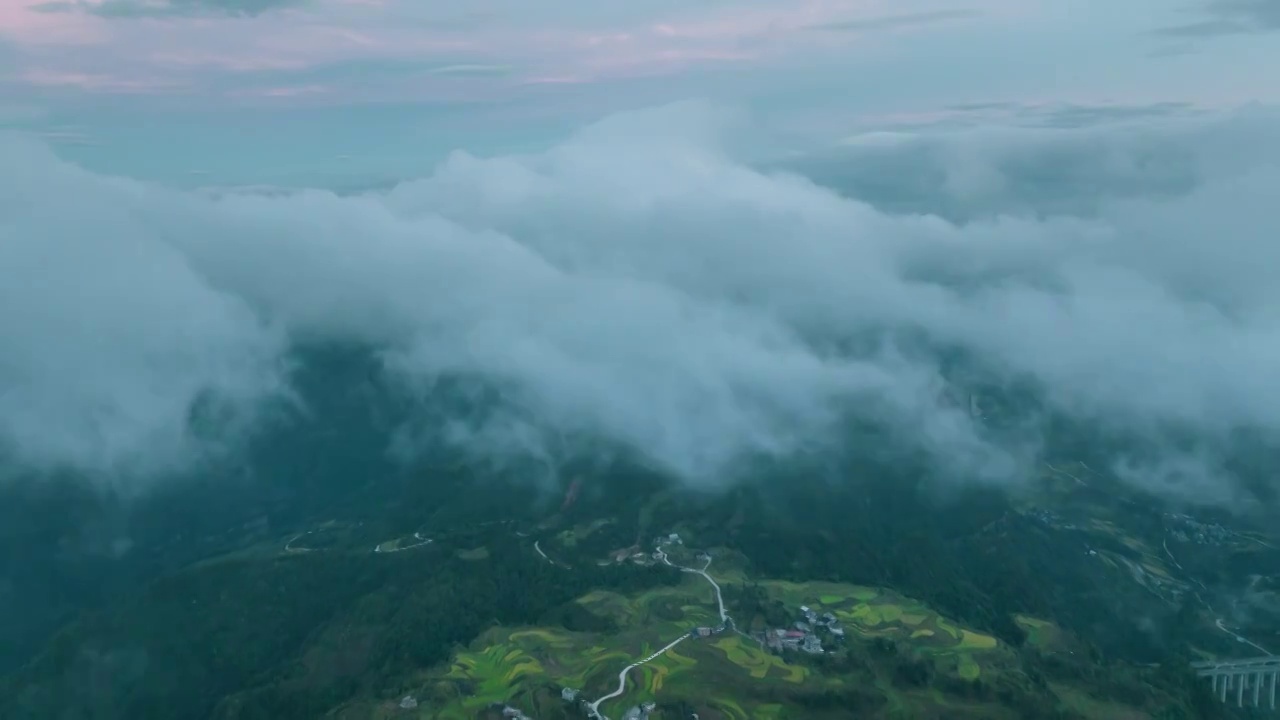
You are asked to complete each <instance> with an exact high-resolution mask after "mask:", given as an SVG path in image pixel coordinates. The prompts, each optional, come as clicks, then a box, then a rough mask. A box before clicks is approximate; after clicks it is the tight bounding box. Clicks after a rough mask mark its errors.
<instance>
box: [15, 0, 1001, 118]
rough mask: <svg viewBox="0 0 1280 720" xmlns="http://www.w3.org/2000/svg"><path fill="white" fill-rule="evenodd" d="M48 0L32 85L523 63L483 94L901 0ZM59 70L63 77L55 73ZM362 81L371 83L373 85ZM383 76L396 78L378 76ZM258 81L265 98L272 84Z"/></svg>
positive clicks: (174, 83)
mask: <svg viewBox="0 0 1280 720" xmlns="http://www.w3.org/2000/svg"><path fill="white" fill-rule="evenodd" d="M40 1H42V0H0V36H3V37H5V38H6V39H8V40H10V41H11V42H13V43H15V44H16V45H17V46H18V47H19V56H20V57H19V61H20V64H21V65H22V67H23V69H24V70H25V72H24V73H20V74H21V76H22V77H24V78H26V80H25V81H26V82H28V83H30V84H32V85H52V84H60V85H61V86H64V87H82V88H84V89H90V88H93V89H94V90H95V91H97V92H108V91H110V88H113V87H114V88H119V89H120V91H122V92H123V91H126V90H128V89H129V88H132V87H134V86H137V87H147V88H153V89H157V90H158V89H161V88H164V87H170V88H177V87H192V86H195V87H206V86H212V85H215V84H217V83H216V82H214V81H216V80H217V79H219V78H222V77H226V78H227V79H228V81H229V82H231V83H235V82H242V80H241V79H240V78H239V77H238V76H248V75H253V74H260V73H274V74H275V77H274V81H273V80H269V79H267V80H264V81H263V82H264V83H267V84H268V85H269V86H271V87H280V88H293V87H304V86H308V85H309V83H310V79H309V80H308V81H306V82H301V81H300V82H298V83H296V84H295V83H289V82H288V81H287V78H286V79H284V80H282V79H281V78H282V76H284V75H287V74H288V73H290V72H301V71H308V70H316V71H319V69H322V68H324V67H326V66H330V65H336V64H341V63H349V62H367V61H374V62H384V61H385V62H390V63H395V62H411V63H417V64H421V65H422V66H423V67H429V65H430V64H432V63H436V62H438V63H442V64H447V65H457V64H459V63H462V64H476V65H502V66H508V67H511V68H513V69H514V71H515V76H514V77H505V78H504V77H500V76H498V75H496V74H495V75H493V76H488V77H479V76H474V77H470V78H468V80H467V82H468V83H469V87H471V88H473V89H474V90H473V91H474V93H475V94H476V95H477V96H479V95H488V94H490V93H492V92H494V89H495V88H502V87H508V88H510V87H517V86H521V85H524V86H528V85H542V84H567V83H588V82H606V81H610V80H621V79H627V78H637V77H650V76H654V75H674V74H678V73H681V72H683V71H686V70H689V69H692V68H697V67H702V66H711V67H714V66H721V65H725V64H734V63H736V64H744V65H750V64H763V63H768V62H772V61H773V60H775V59H777V58H780V57H784V56H788V55H794V54H803V53H808V52H813V51H815V50H819V49H822V48H823V47H836V46H840V45H841V44H847V43H848V39H847V38H840V37H833V36H832V35H831V34H824V33H813V32H811V31H810V30H808V28H809V27H810V26H812V25H818V24H823V23H829V22H835V21H841V20H849V19H852V18H857V17H867V16H875V15H880V14H883V13H885V12H890V11H893V10H894V8H896V7H900V6H898V5H896V4H894V3H891V2H889V1H888V0H791V2H786V3H782V2H774V1H773V0H768V2H766V1H765V0H744V2H743V3H742V4H740V5H736V6H734V7H732V8H721V9H715V10H700V9H696V8H695V9H688V8H684V9H680V10H678V11H674V12H665V13H663V12H657V11H643V14H641V13H642V10H633V11H629V12H630V14H631V17H630V18H629V19H627V20H625V21H623V20H616V21H614V22H613V23H609V22H606V21H605V20H600V21H598V22H596V23H595V24H592V25H584V24H583V23H581V22H579V23H577V24H575V25H574V26H572V27H570V26H566V25H565V24H564V23H563V22H561V21H557V20H556V19H555V18H554V16H553V15H552V14H551V12H552V11H553V10H554V9H555V6H554V5H552V6H549V9H548V10H546V11H539V10H537V8H536V6H533V5H527V4H520V5H516V4H511V5H510V6H509V7H507V6H504V5H503V4H502V3H501V2H498V5H497V7H506V9H507V11H508V13H509V14H508V15H502V14H500V13H498V12H496V11H495V12H494V13H492V14H491V15H486V16H484V17H483V18H480V19H479V20H478V21H477V22H475V23H474V26H471V27H466V28H463V27H459V26H458V25H457V24H456V23H455V24H453V25H451V24H450V22H451V21H452V20H456V18H453V17H452V16H449V15H447V14H443V11H440V10H432V9H430V7H431V6H424V5H422V4H419V3H418V2H417V0H316V4H314V5H308V6H306V8H305V9H292V10H288V11H281V12H277V13H268V14H264V15H261V16H256V17H251V18H246V17H199V18H164V19H154V18H153V19H131V20H122V19H114V20H107V19H103V18H99V17H94V16H91V15H85V14H82V13H74V12H39V11H36V10H33V9H32V7H33V6H34V5H36V4H37V3H38V2H40ZM981 1H983V2H1007V1H1008V0H981ZM637 7H643V6H637ZM424 8H425V9H424ZM561 9H563V8H561ZM601 17H604V18H607V17H608V15H607V14H606V15H603V16H601ZM436 21H439V22H436ZM517 21H518V22H517ZM464 25H466V23H464ZM72 49H74V51H72ZM59 77H60V78H63V80H64V81H63V82H61V83H55V82H53V78H59ZM33 78H37V79H33ZM72 78H80V80H78V81H75V82H73V81H72V80H71V79H72ZM107 78H116V80H115V81H114V82H108V81H107ZM130 78H132V79H133V83H132V84H131V83H130V81H129V79H130ZM156 78H163V79H164V80H157V79H156ZM361 80H362V81H361V83H359V84H360V85H363V84H365V83H364V81H363V79H361ZM380 81H382V82H393V81H394V78H392V79H387V78H376V77H372V78H370V79H369V80H368V82H369V83H373V84H376V83H377V82H380ZM401 81H402V82H403V83H404V89H405V92H406V93H408V92H414V93H416V92H420V91H421V90H422V87H421V83H422V82H428V81H422V80H420V79H416V78H415V79H410V80H404V79H402V80H401ZM321 82H322V83H323V82H325V81H321ZM333 82H334V83H336V84H335V85H326V86H325V87H326V92H327V93H328V92H331V93H341V92H342V88H341V87H338V86H337V85H340V84H341V83H338V82H337V81H333ZM346 82H347V83H349V84H354V82H355V81H352V80H347V81H346ZM224 84H225V83H224ZM458 87H459V86H457V85H456V84H454V85H448V86H445V85H442V84H441V83H440V82H436V83H435V84H432V85H430V88H447V91H448V92H450V93H453V92H458V91H459V90H458ZM351 89H352V91H353V92H355V91H356V90H357V88H354V87H352V88H351ZM128 91H134V92H136V91H137V90H128ZM254 92H258V93H259V95H260V96H264V97H265V95H262V93H261V91H254ZM442 92H444V90H442ZM274 97H283V96H274Z"/></svg>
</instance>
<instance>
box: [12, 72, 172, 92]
mask: <svg viewBox="0 0 1280 720" xmlns="http://www.w3.org/2000/svg"><path fill="white" fill-rule="evenodd" d="M18 77H19V79H20V80H22V81H23V82H26V83H29V84H31V85H36V86H41V87H60V88H68V87H69V88H75V89H78V90H84V91H87V92H96V93H102V92H110V93H122V94H143V93H157V92H162V91H166V90H174V89H177V88H180V87H182V85H181V83H178V82H175V81H172V80H166V79H162V78H141V77H119V76H115V75H109V74H106V73H88V72H63V71H58V70H45V69H40V68H35V69H31V70H27V71H25V72H23V73H22V74H20V75H19V76H18Z"/></svg>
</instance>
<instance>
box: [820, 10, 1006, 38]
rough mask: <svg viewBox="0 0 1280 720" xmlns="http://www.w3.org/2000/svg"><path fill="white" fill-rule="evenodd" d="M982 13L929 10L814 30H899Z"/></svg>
mask: <svg viewBox="0 0 1280 720" xmlns="http://www.w3.org/2000/svg"><path fill="white" fill-rule="evenodd" d="M982 15H983V13H982V12H981V11H978V10H973V9H955V10H930V11H925V12H914V13H900V14H897V15H881V16H879V17H871V18H855V19H852V20H840V21H837V22H832V23H825V24H822V25H814V26H812V29H814V30H827V31H832V32H859V33H860V32H871V31H874V30H899V29H902V28H911V27H919V26H921V25H936V24H938V23H945V22H953V21H957V20H972V19H974V18H979V17H982Z"/></svg>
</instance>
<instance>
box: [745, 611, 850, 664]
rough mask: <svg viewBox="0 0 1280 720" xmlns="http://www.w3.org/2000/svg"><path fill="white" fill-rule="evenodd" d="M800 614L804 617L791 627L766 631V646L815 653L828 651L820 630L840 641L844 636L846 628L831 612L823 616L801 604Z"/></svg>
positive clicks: (779, 649)
mask: <svg viewBox="0 0 1280 720" xmlns="http://www.w3.org/2000/svg"><path fill="white" fill-rule="evenodd" d="M800 615H801V617H802V618H803V619H801V620H797V621H796V623H795V625H794V626H793V627H791V628H774V629H772V630H767V631H765V636H764V642H765V646H766V647H768V648H769V649H770V650H775V651H782V650H803V651H804V652H807V653H812V654H814V655H818V654H821V653H823V652H826V651H825V650H824V649H823V648H822V638H821V637H820V636H819V634H818V633H819V631H825V632H826V633H827V634H828V635H829V636H830V637H831V639H832V640H834V641H839V640H841V639H843V638H844V628H843V627H840V621H839V620H837V619H836V616H835V615H832V614H831V613H829V612H828V613H823V614H822V615H821V616H819V615H818V613H817V612H816V611H814V610H813V609H812V608H810V607H808V606H806V605H801V606H800Z"/></svg>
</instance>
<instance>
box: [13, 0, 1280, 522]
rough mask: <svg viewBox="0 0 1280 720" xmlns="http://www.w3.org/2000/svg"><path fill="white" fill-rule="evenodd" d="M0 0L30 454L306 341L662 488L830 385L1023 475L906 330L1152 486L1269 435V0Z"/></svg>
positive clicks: (126, 438)
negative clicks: (41, 1)
mask: <svg viewBox="0 0 1280 720" xmlns="http://www.w3.org/2000/svg"><path fill="white" fill-rule="evenodd" d="M0 2H3V3H4V4H3V5H0V8H3V10H2V11H0V28H3V33H4V38H5V43H6V47H5V50H4V52H5V55H4V56H3V57H4V62H6V63H7V66H6V67H8V68H9V76H8V78H9V79H8V84H7V85H6V86H5V87H6V91H5V92H6V93H7V94H6V96H5V97H6V102H7V103H8V105H7V106H6V107H7V109H6V111H5V112H6V113H8V120H9V122H10V124H11V125H13V126H15V127H19V128H20V129H22V130H24V132H19V133H13V134H0V218H3V220H4V221H3V222H0V269H2V270H0V337H3V338H5V342H4V343H3V344H0V451H2V452H4V453H5V454H6V456H7V457H9V458H11V459H14V458H16V459H17V460H18V461H20V462H22V463H25V464H27V465H29V466H31V467H36V468H60V467H70V468H74V469H76V470H79V471H83V472H87V473H90V474H92V475H105V476H111V477H114V478H117V480H118V479H119V478H143V477H148V478H154V477H159V476H163V475H164V474H165V473H171V472H172V471H173V470H174V469H175V468H180V467H182V466H183V464H184V463H189V462H190V461H191V459H192V458H193V457H196V456H198V455H199V452H200V448H199V445H200V443H201V442H203V440H202V439H201V438H197V437H195V436H193V434H192V432H191V430H190V428H189V426H188V419H189V417H190V415H191V411H192V407H193V406H194V405H195V404H197V403H205V402H209V401H210V399H211V398H212V399H213V400H212V402H215V403H218V404H219V406H221V407H224V408H225V409H226V412H225V413H224V417H226V418H228V419H229V420H234V421H235V422H232V423H231V425H235V426H236V427H240V428H250V429H251V428H252V426H253V423H254V419H255V417H256V415H257V414H258V413H260V412H261V410H262V408H263V407H265V406H266V405H268V404H269V403H271V402H273V401H275V400H278V399H280V398H282V397H287V396H288V395H289V390H290V388H289V386H288V384H289V378H288V373H287V372H286V371H285V368H286V360H287V359H288V358H289V357H290V351H291V349H292V348H294V347H296V346H297V344H298V343H299V342H302V341H314V340H317V339H319V340H333V341H341V342H359V343H363V344H367V345H369V346H373V347H376V348H379V349H380V350H381V351H382V356H383V357H384V358H385V359H386V371H387V372H388V373H390V374H391V375H393V376H394V377H395V378H396V379H397V380H399V381H401V382H403V383H405V386H406V388H410V389H412V388H417V387H420V386H429V385H430V384H431V382H433V381H434V379H436V378H439V377H440V376H441V375H445V374H454V373H466V374H470V375H474V376H479V377H482V378H485V379H487V380H491V381H494V382H498V383H501V384H502V385H503V387H506V388H509V389H510V390H511V392H513V393H515V394H516V395H517V396H518V397H519V399H520V402H521V403H522V404H523V406H524V407H526V408H527V409H529V410H532V411H533V413H534V415H535V416H536V417H537V418H539V422H541V423H545V424H546V426H547V427H551V428H554V429H555V430H556V431H557V432H588V431H589V432H595V433H600V434H603V435H605V436H608V437H609V438H611V439H614V440H616V441H619V442H622V443H625V444H627V445H630V446H632V447H634V448H636V449H638V450H639V451H640V452H641V453H643V454H644V455H646V456H647V457H648V458H649V459H650V460H652V461H653V462H654V463H655V464H657V465H659V466H662V467H664V468H666V469H668V470H670V471H671V472H672V473H674V474H676V475H678V476H680V477H683V478H686V479H687V480H688V481H689V482H691V483H695V484H700V485H702V486H717V485H723V484H724V483H726V482H730V481H731V479H732V471H733V468H734V467H735V463H737V462H739V461H741V459H742V458H744V457H750V456H752V455H753V454H756V453H771V454H786V453H790V452H796V451H802V450H811V449H813V448H815V447H821V446H822V445H823V444H824V443H831V442H839V433H838V428H839V427H840V423H841V421H842V419H843V418H844V417H845V416H846V415H847V413H848V412H850V411H853V412H862V413H867V414H869V415H873V416H874V417H875V418H876V419H877V420H878V421H880V422H883V423H886V424H887V425H888V426H890V427H892V428H895V429H896V430H898V431H900V433H899V434H900V436H901V437H903V438H906V439H908V440H909V442H910V443H911V444H912V447H914V448H916V449H918V450H919V451H920V452H921V453H923V454H924V456H926V457H929V458H932V459H934V460H935V461H936V463H937V465H938V467H941V468H946V470H947V472H948V473H949V475H951V476H954V477H958V478H963V479H968V480H973V481H976V482H988V483H1015V482H1017V481H1018V478H1023V479H1025V478H1026V477H1028V476H1029V473H1028V471H1027V468H1028V467H1029V466H1030V465H1029V463H1032V462H1034V461H1035V459H1036V457H1037V453H1038V452H1039V447H1038V443H1037V438H1035V437H1034V432H1033V433H1031V434H1030V435H1028V437H1026V438H1024V439H1023V440H1019V441H1017V442H1013V443H1010V442H1006V441H1004V440H1001V441H999V442H996V441H993V439H992V438H991V437H990V436H989V433H986V432H985V431H984V429H983V427H982V425H981V423H975V422H974V420H973V418H970V417H969V416H968V414H967V413H966V412H964V411H963V410H962V409H957V408H953V407H949V406H947V405H946V404H945V403H943V404H940V402H939V383H940V382H941V366H940V360H939V358H938V357H937V356H936V355H932V354H930V353H929V352H925V349H926V348H928V347H934V348H936V347H947V348H957V349H961V350H963V351H964V352H966V353H968V354H969V355H970V356H971V357H974V358H977V359H978V360H979V361H980V362H981V363H982V364H983V365H984V366H985V367H986V368H987V369H988V370H989V371H991V372H994V373H997V374H999V375H1001V376H1002V377H1005V378H1008V379H1013V378H1018V379H1027V378H1030V379H1032V380H1034V381H1035V382H1037V383H1039V385H1040V386H1041V387H1042V388H1044V394H1045V398H1046V402H1047V403H1048V404H1049V406H1050V407H1051V408H1052V409H1053V410H1055V411H1057V412H1060V413H1066V414H1068V415H1071V416H1073V417H1075V418H1077V419H1079V420H1081V421H1083V422H1087V423H1090V424H1092V425H1093V426H1096V427H1099V428H1104V429H1105V428H1112V429H1115V430H1117V431H1124V432H1129V433H1139V434H1143V435H1144V436H1145V437H1148V438H1149V439H1150V440H1151V442H1152V444H1153V446H1159V447H1167V452H1163V451H1162V452H1161V453H1158V454H1157V455H1156V456H1146V457H1140V458H1121V459H1117V465H1116V467H1115V468H1114V470H1115V472H1116V473H1117V474H1118V475H1121V476H1123V477H1124V478H1126V479H1128V480H1130V481H1131V482H1133V483H1135V484H1140V485H1142V486H1144V487H1148V488H1152V489H1156V490H1158V491H1160V492H1165V493H1168V494H1170V495H1171V496H1176V497H1180V498H1194V499H1197V500H1198V501H1207V502H1218V503H1221V502H1230V501H1231V500H1233V499H1234V498H1237V497H1239V492H1238V490H1239V485H1238V483H1237V482H1236V480H1235V479H1233V477H1232V476H1231V473H1230V471H1229V470H1228V469H1227V463H1226V462H1225V461H1226V460H1227V459H1228V458H1227V456H1228V454H1229V448H1230V447H1231V445H1230V443H1231V441H1232V439H1233V438H1235V437H1237V436H1238V434H1239V433H1241V432H1242V431H1247V432H1254V433H1261V435H1262V437H1264V438H1268V439H1270V440H1274V441H1275V442H1276V443H1277V445H1280V385H1277V383H1275V382H1274V368H1275V367H1277V366H1280V324H1278V323H1277V321H1276V318H1280V290H1278V289H1277V288H1278V286H1277V284H1276V283H1275V282H1274V277H1273V275H1274V273H1273V271H1272V270H1273V268H1275V267H1277V266H1280V255H1278V254H1277V252H1278V250H1277V246H1276V244H1275V242H1274V238H1275V237H1276V235H1277V232H1280V225H1278V224H1277V215H1276V213H1275V212H1274V197H1275V192H1276V187H1277V184H1278V183H1280V122H1277V119H1280V117H1278V115H1277V111H1276V108H1275V107H1274V105H1275V101H1276V91H1277V86H1276V82H1277V81H1276V80H1275V79H1274V73H1267V72H1266V71H1265V69H1266V68H1270V67H1275V66H1276V63H1275V62H1274V61H1271V60H1270V58H1271V56H1272V55H1274V54H1275V53H1276V43H1275V42H1274V41H1275V35H1274V32H1275V31H1276V29H1277V23H1276V18H1275V15H1274V13H1273V12H1271V8H1273V7H1274V5H1273V4H1271V3H1251V2H1248V1H1247V0H1219V1H1214V2H1208V3H1201V4H1198V5H1197V4H1195V3H1192V4H1187V5H1182V6H1178V7H1170V6H1169V5H1167V4H1164V3H1160V4H1159V6H1158V7H1157V4H1155V3H1147V2H1145V0H1144V1H1142V2H1137V1H1135V2H1133V3H1128V4H1125V5H1124V6H1123V8H1121V9H1117V6H1116V5H1115V4H1111V3H1107V4H1103V3H1101V2H1094V1H1093V0H1078V1H1075V2H1072V3H1065V2H1063V3H1036V2H1019V3H1013V2H1008V3H1005V2H1003V0H989V1H988V2H986V3H985V4H973V5H970V6H966V7H963V8H959V7H956V6H952V7H945V8H944V7H941V6H939V5H928V4H925V3H895V4H894V5H893V6H892V8H890V7H889V5H888V4H887V3H886V4H883V5H881V4H875V3H866V2H836V1H830V2H808V3H806V2H801V1H799V0H797V1H795V2H789V3H785V9H783V8H784V4H782V3H775V4H763V3H751V2H738V3H734V4H732V5H730V4H728V3H719V2H704V3H701V4H692V3H688V2H683V3H678V4H677V3H674V2H665V0H663V1H658V2H650V3H643V4H637V3H629V4H625V5H624V4H622V3H602V2H597V3H593V4H590V5H588V4H586V3H583V4H580V5H579V4H569V3H558V2H545V3H540V4H537V6H536V9H533V8H534V4H529V3H516V2H511V3H502V2H496V3H491V4H488V5H480V6H473V7H474V9H473V10H472V11H471V12H470V13H465V14H443V13H436V12H435V11H428V10H422V9H416V6H409V5H407V4H404V5H402V4H398V3H396V2H393V1H392V0H386V1H385V2H375V1H374V0H366V1H365V2H361V3H359V4H356V3H345V4H336V3H320V2H318V0H313V2H305V1H303V2H296V3H270V2H266V1H265V0H241V3H240V4H239V5H228V4H227V3H219V4H218V5H217V8H219V9H213V8H212V7H206V6H205V5H202V4H201V3H199V2H197V1H196V0H184V1H183V2H180V3H179V2H171V3H169V4H156V3H154V2H153V3H141V2H136V1H133V0H108V2H104V3H99V4H82V3H61V4H52V5H49V4H46V5H41V6H36V5H32V4H28V3H26V2H25V0H0ZM641 6H642V7H641ZM228 8H231V9H230V10H229V9H228ZM1011 58H1013V59H1011ZM920 338H926V339H927V341H928V342H927V343H923V344H922V343H921V342H919V340H920ZM511 422H512V423H516V425H518V422H517V420H515V419H511ZM516 425H503V424H501V423H499V424H497V425H494V426H492V427H487V428H481V429H479V430H478V433H479V434H478V436H477V437H478V438H479V441H480V442H482V443H490V444H491V447H493V448H495V449H496V448H498V447H499V446H501V445H502V444H503V443H504V442H507V443H509V442H513V441H514V440H513V439H515V438H519V437H521V432H523V431H522V430H521V429H520V428H519V427H517V426H516ZM1187 437H1191V438H1194V442H1190V443H1188V442H1187V441H1186V438H1187ZM1175 440H1178V442H1174V441H1175ZM138 482H142V480H138Z"/></svg>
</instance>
